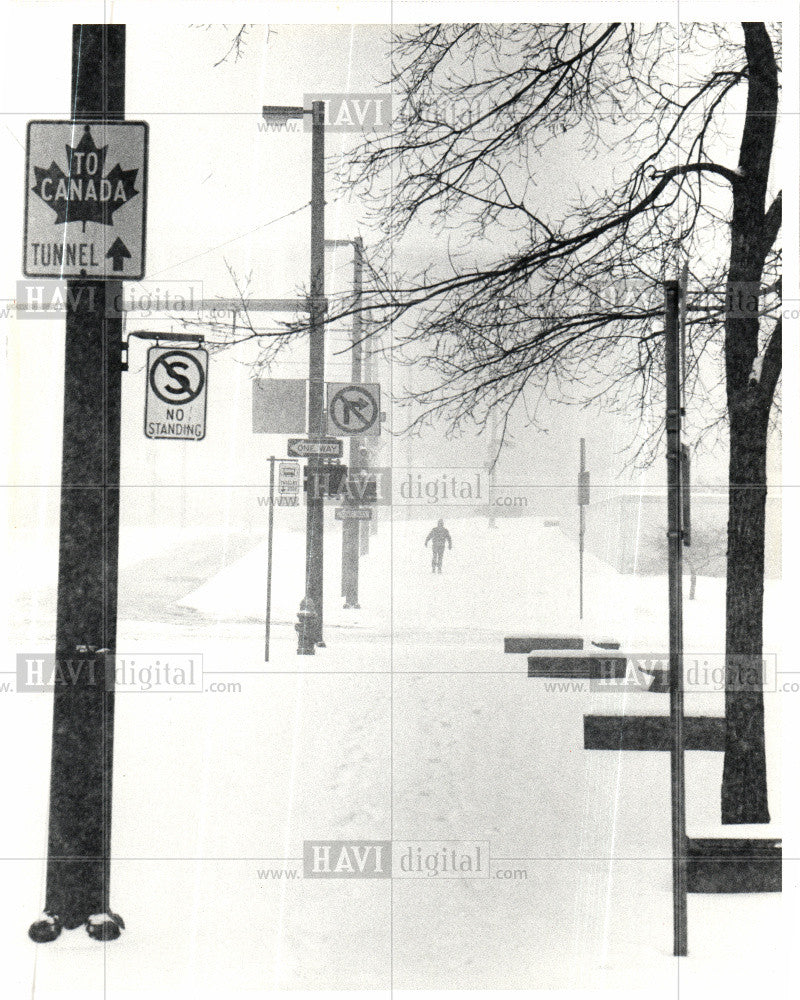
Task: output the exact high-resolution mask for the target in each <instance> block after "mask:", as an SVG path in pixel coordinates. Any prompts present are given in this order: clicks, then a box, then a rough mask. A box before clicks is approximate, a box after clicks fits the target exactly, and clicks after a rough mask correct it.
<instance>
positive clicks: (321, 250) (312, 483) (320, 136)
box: [262, 101, 325, 646]
mask: <svg viewBox="0 0 800 1000" xmlns="http://www.w3.org/2000/svg"><path fill="white" fill-rule="evenodd" d="M262 113H263V116H264V119H265V120H267V121H282V122H287V121H289V119H293V118H300V119H302V118H303V116H304V115H307V114H310V115H311V276H310V277H311V281H310V302H309V311H310V316H309V344H308V436H309V438H310V439H311V440H320V439H321V438H323V437H325V323H324V317H325V102H324V101H313V102H312V104H311V108H310V109H306V108H302V107H294V106H286V105H267V106H265V107H264V108H263V112H262ZM322 464H323V463H322V458H321V456H320V455H311V456H310V457H309V458H308V483H309V491H308V494H307V497H306V574H305V577H306V593H305V597H306V600H307V601H308V600H310V601H312V602H313V611H314V613H315V615H316V620H315V626H314V631H315V636H314V638H315V640H316V644H317V645H318V646H324V645H325V643H324V641H323V632H322V623H323V588H322V578H323V533H324V529H325V516H324V515H325V508H324V500H323V496H322V491H321V489H320V484H321V483H322V482H323V479H322V476H321V471H322Z"/></svg>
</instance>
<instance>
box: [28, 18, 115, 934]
mask: <svg viewBox="0 0 800 1000" xmlns="http://www.w3.org/2000/svg"><path fill="white" fill-rule="evenodd" d="M72 108H73V117H74V118H75V119H76V120H77V121H80V120H82V119H84V120H85V119H100V120H109V121H113V120H121V119H122V118H123V117H124V111H125V26H124V25H105V24H83V25H81V24H77V25H73V33H72ZM98 131H99V133H100V136H102V126H100V127H99V128H98ZM68 286H69V288H68V295H67V313H66V345H65V359H64V429H63V452H62V466H61V482H62V486H61V520H60V538H59V562H58V597H57V611H56V648H55V654H56V661H57V663H58V664H63V663H64V662H65V661H72V663H73V664H77V663H78V662H79V661H83V663H82V665H81V668H80V669H79V670H75V669H74V668H73V670H72V671H69V670H64V671H63V672H57V673H56V677H55V680H56V683H55V691H54V696H53V746H52V762H51V774H50V817H49V836H48V845H47V889H46V902H45V919H43V920H39V921H37V922H36V923H34V924H33V925H32V926H31V929H30V932H29V933H30V935H31V937H32V938H33V939H34V940H36V941H47V940H53V938H55V937H57V936H58V934H59V933H60V930H61V928H62V927H67V928H73V927H78V926H79V925H80V924H82V923H87V929H88V930H89V933H90V934H91V935H92V936H93V937H96V938H100V939H101V940H110V939H112V938H115V937H118V936H119V931H120V927H121V926H122V921H121V920H120V919H119V918H118V917H115V916H114V915H113V914H111V913H110V909H109V854H110V838H111V791H112V782H111V773H112V763H113V739H114V659H115V652H116V638H117V636H116V632H117V565H118V548H119V546H118V541H119V473H120V398H121V374H122V367H121V347H122V320H121V314H120V311H119V309H120V303H121V298H122V283H121V282H120V281H88V280H71V281H69V282H68ZM107 668H108V669H107ZM59 678H61V679H60V680H59ZM103 916H105V919H102V918H103ZM90 917H92V918H94V919H93V920H91V921H89V918H90Z"/></svg>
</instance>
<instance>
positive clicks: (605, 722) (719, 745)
mask: <svg viewBox="0 0 800 1000" xmlns="http://www.w3.org/2000/svg"><path fill="white" fill-rule="evenodd" d="M671 731H672V727H671V722H670V717H669V716H668V715H584V717H583V747H584V749H585V750H659V751H668V750H669V749H670V743H671ZM683 746H684V749H685V750H710V751H713V752H716V753H721V752H723V751H724V750H725V719H724V717H722V716H715V715H687V716H685V717H684V720H683Z"/></svg>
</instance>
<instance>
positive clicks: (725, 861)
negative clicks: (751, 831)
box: [686, 837, 783, 893]
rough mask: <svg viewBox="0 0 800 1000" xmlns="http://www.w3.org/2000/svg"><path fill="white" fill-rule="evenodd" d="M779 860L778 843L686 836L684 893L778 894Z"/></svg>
mask: <svg viewBox="0 0 800 1000" xmlns="http://www.w3.org/2000/svg"><path fill="white" fill-rule="evenodd" d="M782 860H783V845H782V843H781V841H780V840H775V839H753V840H750V839H747V840H745V839H734V838H729V837H704V838H696V839H693V838H691V837H687V841H686V890H687V892H696V893H717V892H780V891H781V889H782V877H781V862H782Z"/></svg>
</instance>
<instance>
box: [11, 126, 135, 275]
mask: <svg viewBox="0 0 800 1000" xmlns="http://www.w3.org/2000/svg"><path fill="white" fill-rule="evenodd" d="M147 140H148V129H147V122H107V121H74V122H73V121H31V122H28V138H27V148H26V167H25V235H24V248H23V265H22V270H23V273H24V274H25V275H26V276H27V277H29V278H120V279H126V280H137V281H138V280H140V279H141V278H143V277H144V251H145V222H146V204H147Z"/></svg>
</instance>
